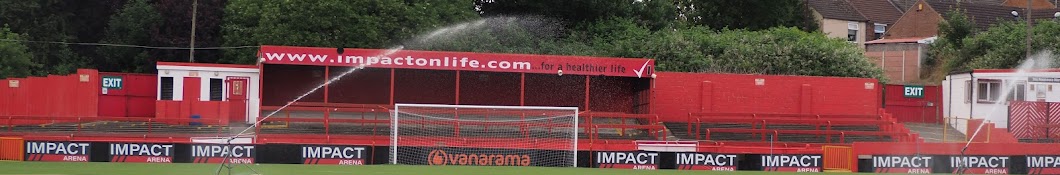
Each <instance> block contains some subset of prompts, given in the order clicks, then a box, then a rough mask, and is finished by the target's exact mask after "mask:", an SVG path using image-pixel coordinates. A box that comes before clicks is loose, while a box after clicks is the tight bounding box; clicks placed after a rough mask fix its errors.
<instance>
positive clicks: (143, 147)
mask: <svg viewBox="0 0 1060 175" xmlns="http://www.w3.org/2000/svg"><path fill="white" fill-rule="evenodd" d="M110 162H139V163H173V145H172V144H150V143H147V144H139V143H111V144H110Z"/></svg>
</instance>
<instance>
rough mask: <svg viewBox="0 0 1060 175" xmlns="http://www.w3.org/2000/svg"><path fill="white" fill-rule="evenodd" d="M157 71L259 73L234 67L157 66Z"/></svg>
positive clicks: (255, 70) (252, 69)
mask: <svg viewBox="0 0 1060 175" xmlns="http://www.w3.org/2000/svg"><path fill="white" fill-rule="evenodd" d="M156 69H158V70H195V71H219V72H247V73H258V72H261V70H259V69H255V68H235V67H199V66H170V65H158V66H156Z"/></svg>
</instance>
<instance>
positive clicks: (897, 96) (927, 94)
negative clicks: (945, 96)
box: [884, 84, 942, 123]
mask: <svg viewBox="0 0 1060 175" xmlns="http://www.w3.org/2000/svg"><path fill="white" fill-rule="evenodd" d="M904 87H905V85H894V84H889V85H887V86H886V88H885V91H884V96H885V97H884V101H885V102H884V109H886V110H887V113H891V114H894V117H895V118H896V119H898V121H899V122H923V123H939V122H940V121H941V118H942V116H941V115H939V114H941V113H942V106H941V105H942V100H940V96H939V95H940V94H941V93H942V89H941V88H939V87H938V86H923V87H924V92H923V97H919V98H918V97H905V88H904Z"/></svg>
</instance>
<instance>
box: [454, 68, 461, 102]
mask: <svg viewBox="0 0 1060 175" xmlns="http://www.w3.org/2000/svg"><path fill="white" fill-rule="evenodd" d="M455 103H456V104H460V70H457V71H456V101H455Z"/></svg>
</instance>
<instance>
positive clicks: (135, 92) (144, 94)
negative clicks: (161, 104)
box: [97, 72, 158, 117]
mask: <svg viewBox="0 0 1060 175" xmlns="http://www.w3.org/2000/svg"><path fill="white" fill-rule="evenodd" d="M102 77H119V78H121V80H122V81H121V85H122V86H121V89H117V88H113V89H108V90H107V92H106V93H99V104H100V105H99V115H100V116H108V117H153V116H155V108H154V103H153V101H155V99H157V98H156V97H157V93H155V89H157V87H158V84H157V81H156V79H157V76H156V75H154V74H131V73H114V72H103V73H100V77H99V78H97V79H101V80H102ZM101 87H102V86H100V87H97V88H99V89H100V90H102V88H101Z"/></svg>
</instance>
